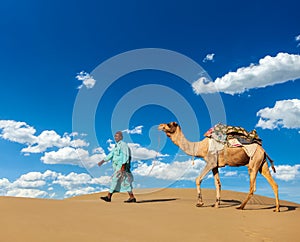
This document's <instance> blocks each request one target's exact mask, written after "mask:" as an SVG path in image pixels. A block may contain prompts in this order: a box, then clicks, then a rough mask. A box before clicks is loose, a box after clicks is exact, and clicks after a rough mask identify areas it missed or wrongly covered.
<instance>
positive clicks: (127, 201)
mask: <svg viewBox="0 0 300 242" xmlns="http://www.w3.org/2000/svg"><path fill="white" fill-rule="evenodd" d="M124 203H136V199H135V197H134V198H129V199H128V200H126V201H124Z"/></svg>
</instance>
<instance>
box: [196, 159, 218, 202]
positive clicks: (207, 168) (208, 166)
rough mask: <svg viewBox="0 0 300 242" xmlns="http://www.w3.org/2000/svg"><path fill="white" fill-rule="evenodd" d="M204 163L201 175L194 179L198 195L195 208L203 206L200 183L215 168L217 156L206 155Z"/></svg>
mask: <svg viewBox="0 0 300 242" xmlns="http://www.w3.org/2000/svg"><path fill="white" fill-rule="evenodd" d="M206 162H207V164H206V166H205V167H204V169H203V170H202V172H201V174H200V175H199V176H198V177H197V179H196V187H197V193H198V201H197V204H196V206H197V207H201V206H203V205H204V203H203V200H202V194H201V182H202V180H203V179H204V177H205V176H206V175H207V173H208V172H209V171H210V170H212V169H213V168H215V167H216V166H217V155H216V154H208V155H207V157H206Z"/></svg>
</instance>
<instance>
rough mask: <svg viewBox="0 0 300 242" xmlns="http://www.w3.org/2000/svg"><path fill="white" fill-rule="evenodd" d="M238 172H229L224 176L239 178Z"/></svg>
mask: <svg viewBox="0 0 300 242" xmlns="http://www.w3.org/2000/svg"><path fill="white" fill-rule="evenodd" d="M237 174H238V173H237V171H228V172H225V173H224V176H237Z"/></svg>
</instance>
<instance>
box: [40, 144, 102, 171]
mask: <svg viewBox="0 0 300 242" xmlns="http://www.w3.org/2000/svg"><path fill="white" fill-rule="evenodd" d="M104 157H105V154H104V153H99V154H93V155H91V156H90V154H89V152H88V151H87V150H84V149H81V148H77V149H76V148H73V147H63V148H61V149H59V150H57V151H50V152H45V154H44V156H43V157H41V160H42V161H43V163H45V164H68V165H77V166H81V167H87V168H91V167H94V166H96V165H97V163H98V162H99V161H101V160H102V159H103V158H104Z"/></svg>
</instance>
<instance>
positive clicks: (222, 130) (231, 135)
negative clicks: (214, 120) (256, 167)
mask: <svg viewBox="0 0 300 242" xmlns="http://www.w3.org/2000/svg"><path fill="white" fill-rule="evenodd" d="M204 136H206V137H208V138H213V139H215V140H216V141H219V142H221V143H224V144H225V143H227V142H228V140H231V139H237V140H238V141H239V142H240V143H241V144H252V143H257V144H259V145H262V140H261V139H260V138H259V136H258V134H257V133H256V130H255V129H254V130H252V131H250V132H248V131H247V130H245V129H244V128H242V127H238V126H229V125H225V124H221V123H219V124H216V125H215V126H214V127H212V128H210V129H209V130H208V131H207V132H206V133H205V134H204Z"/></svg>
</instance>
